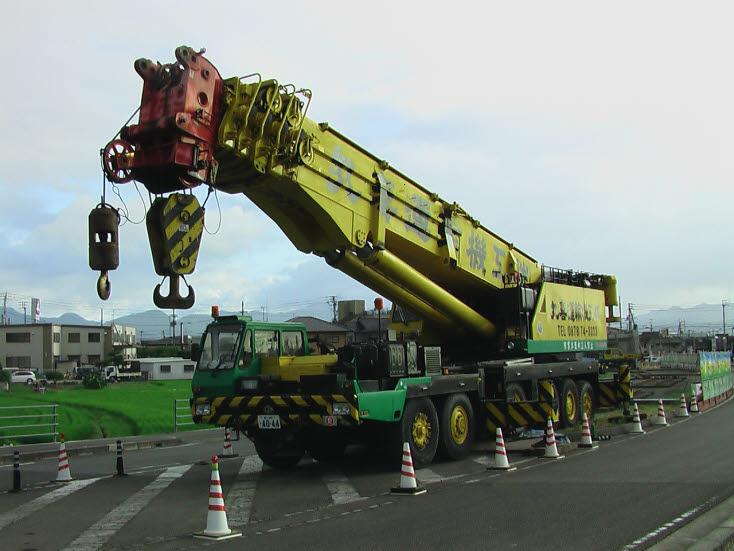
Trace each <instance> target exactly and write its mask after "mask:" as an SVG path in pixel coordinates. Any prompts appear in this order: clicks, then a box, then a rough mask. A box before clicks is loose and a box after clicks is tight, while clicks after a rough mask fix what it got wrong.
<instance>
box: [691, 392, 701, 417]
mask: <svg viewBox="0 0 734 551" xmlns="http://www.w3.org/2000/svg"><path fill="white" fill-rule="evenodd" d="M691 413H699V411H698V398H697V397H696V393H695V392H694V393H693V394H691Z"/></svg>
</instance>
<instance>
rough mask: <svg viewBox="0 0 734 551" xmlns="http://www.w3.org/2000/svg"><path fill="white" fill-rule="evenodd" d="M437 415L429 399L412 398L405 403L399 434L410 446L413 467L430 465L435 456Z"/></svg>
mask: <svg viewBox="0 0 734 551" xmlns="http://www.w3.org/2000/svg"><path fill="white" fill-rule="evenodd" d="M438 427H439V425H438V414H437V413H436V407H435V406H434V405H433V402H432V401H431V400H430V399H429V398H413V399H410V400H408V401H407V402H406V403H405V409H404V410H403V419H402V421H401V425H400V434H401V436H402V441H403V442H408V443H409V444H410V454H411V457H412V459H413V466H414V467H416V468H418V467H425V466H426V465H430V464H431V462H432V461H433V458H434V457H435V456H436V449H437V448H438V439H439V428H438Z"/></svg>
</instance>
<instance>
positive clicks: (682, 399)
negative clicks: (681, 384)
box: [678, 394, 688, 417]
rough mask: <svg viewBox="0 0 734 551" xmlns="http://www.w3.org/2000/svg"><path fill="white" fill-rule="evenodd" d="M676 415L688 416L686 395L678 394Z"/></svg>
mask: <svg viewBox="0 0 734 551" xmlns="http://www.w3.org/2000/svg"><path fill="white" fill-rule="evenodd" d="M678 417H688V407H687V406H686V395H685V394H681V395H680V407H679V408H678Z"/></svg>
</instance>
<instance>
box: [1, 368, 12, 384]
mask: <svg viewBox="0 0 734 551" xmlns="http://www.w3.org/2000/svg"><path fill="white" fill-rule="evenodd" d="M9 382H10V371H6V370H5V369H1V368H0V383H9Z"/></svg>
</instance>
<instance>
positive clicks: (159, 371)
mask: <svg viewBox="0 0 734 551" xmlns="http://www.w3.org/2000/svg"><path fill="white" fill-rule="evenodd" d="M131 367H132V368H133V369H135V368H139V369H140V371H141V373H142V375H143V378H144V379H147V380H148V381H173V380H181V379H193V378H194V368H195V367H196V362H195V361H193V360H187V359H185V358H138V359H137V360H133V361H132V362H131Z"/></svg>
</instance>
